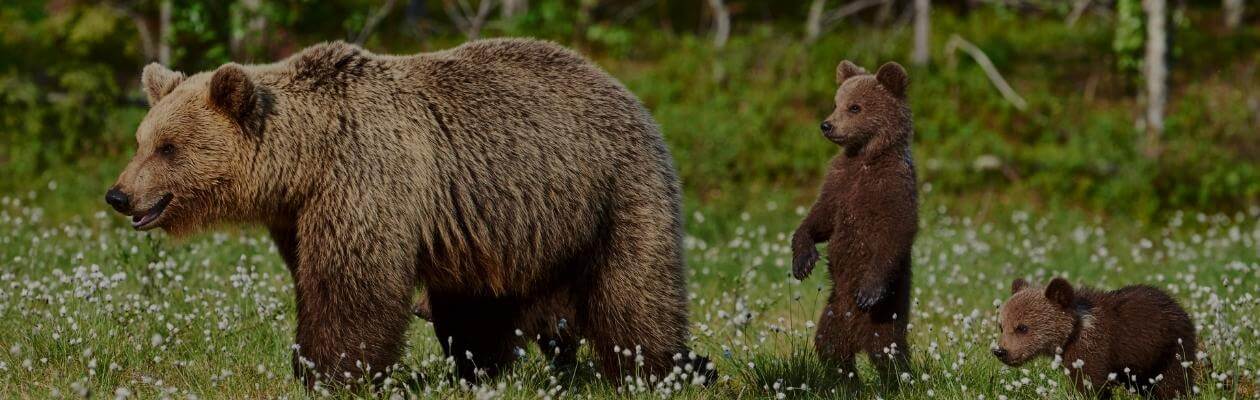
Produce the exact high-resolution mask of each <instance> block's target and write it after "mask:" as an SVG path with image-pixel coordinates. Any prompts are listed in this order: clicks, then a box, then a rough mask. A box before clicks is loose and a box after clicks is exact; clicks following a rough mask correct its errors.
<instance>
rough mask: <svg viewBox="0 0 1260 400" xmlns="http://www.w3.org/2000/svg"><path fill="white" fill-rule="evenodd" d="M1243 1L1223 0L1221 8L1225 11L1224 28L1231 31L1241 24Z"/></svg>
mask: <svg viewBox="0 0 1260 400" xmlns="http://www.w3.org/2000/svg"><path fill="white" fill-rule="evenodd" d="M1243 7H1244V4H1243V0H1224V1H1223V4H1221V8H1222V9H1224V10H1225V27H1226V28H1229V29H1230V30H1233V29H1234V28H1237V27H1238V25H1239V24H1241V23H1242V17H1243Z"/></svg>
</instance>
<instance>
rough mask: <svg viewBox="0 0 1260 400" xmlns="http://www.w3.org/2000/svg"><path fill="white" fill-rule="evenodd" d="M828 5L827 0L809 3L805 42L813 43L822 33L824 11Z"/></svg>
mask: <svg viewBox="0 0 1260 400" xmlns="http://www.w3.org/2000/svg"><path fill="white" fill-rule="evenodd" d="M826 7H827V0H814V2H813V3H810V5H809V17H808V18H806V19H805V42H806V43H813V42H814V41H815V40H818V35H819V34H820V33H822V13H823V8H826Z"/></svg>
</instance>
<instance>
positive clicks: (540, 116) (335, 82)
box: [106, 39, 713, 386]
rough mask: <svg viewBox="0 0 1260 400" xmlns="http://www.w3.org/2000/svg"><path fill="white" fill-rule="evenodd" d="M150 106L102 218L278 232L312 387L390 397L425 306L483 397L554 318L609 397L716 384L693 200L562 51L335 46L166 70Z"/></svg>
mask: <svg viewBox="0 0 1260 400" xmlns="http://www.w3.org/2000/svg"><path fill="white" fill-rule="evenodd" d="M142 84H143V86H144V89H145V91H146V94H147V95H148V99H149V104H150V106H151V108H150V110H149V112H148V115H146V116H145V118H144V120H143V122H142V123H141V124H140V126H139V128H138V129H137V131H136V139H137V144H138V149H137V151H136V153H135V156H134V158H133V159H132V160H131V162H130V164H128V165H127V167H126V169H125V170H124V171H123V172H122V174H121V176H120V177H119V178H118V181H117V184H116V185H115V186H114V187H113V188H112V189H110V190H109V192H108V194H107V196H106V200H107V202H109V203H110V204H111V205H112V206H113V207H115V208H116V209H117V210H118V211H119V212H121V213H124V214H127V215H130V216H132V219H133V226H134V227H135V228H136V229H139V230H147V229H152V228H162V229H164V230H167V231H169V232H171V233H174V234H181V233H185V232H189V231H193V230H196V229H197V228H199V227H203V226H206V225H209V224H214V223H219V222H235V223H256V224H261V225H263V226H266V227H267V228H269V230H270V233H271V236H272V238H273V239H274V240H275V243H276V246H277V248H278V249H279V252H280V254H281V256H282V257H283V259H284V261H285V263H286V264H287V265H288V267H289V270H290V272H291V273H292V276H293V281H294V289H295V291H296V297H297V302H296V303H297V338H296V343H297V346H296V350H295V353H294V369H295V372H296V373H297V374H298V375H299V376H300V377H302V378H303V380H304V381H305V382H306V384H307V385H308V386H309V385H314V384H315V383H316V382H317V381H324V382H327V381H333V382H340V381H349V380H357V379H359V378H361V377H364V376H365V375H366V376H369V377H370V378H373V379H379V378H380V377H381V376H382V375H380V374H378V373H381V372H384V370H385V369H387V368H389V367H390V366H392V365H393V364H394V363H395V362H396V361H397V360H398V358H399V355H400V352H401V350H402V349H403V345H404V334H405V333H406V330H407V326H408V324H409V322H410V317H411V299H412V295H413V294H414V292H415V290H416V289H417V287H419V286H423V287H425V288H426V296H427V299H428V301H429V310H430V311H431V315H430V317H431V318H432V322H433V325H434V330H435V331H436V334H437V336H438V340H439V341H440V342H441V345H442V348H443V350H444V351H445V352H446V354H447V355H448V356H450V357H452V358H453V359H454V360H455V363H456V367H457V373H458V375H459V376H460V377H462V378H466V379H469V380H473V379H477V378H480V377H483V376H493V375H495V374H496V373H498V372H500V371H501V370H502V369H503V368H504V367H506V366H508V365H509V363H510V362H511V361H512V360H513V359H514V357H515V355H516V352H517V350H518V346H524V345H525V343H523V340H524V339H525V338H524V337H518V336H517V335H516V334H515V333H514V331H515V330H516V328H517V327H525V326H535V325H537V324H539V323H540V322H539V321H553V320H558V319H559V318H568V319H567V321H566V323H567V324H568V325H571V327H572V329H574V330H575V331H576V332H580V334H581V336H582V337H584V338H587V339H589V341H590V343H591V344H592V346H593V347H592V350H593V352H594V353H595V354H596V356H597V357H598V359H599V362H600V365H601V368H602V371H603V373H604V375H605V376H606V377H608V378H610V379H618V378H619V377H621V376H623V375H625V374H627V373H630V372H637V373H642V374H644V375H656V376H664V375H665V374H667V373H669V372H671V371H672V370H673V369H674V367H676V366H677V365H678V364H679V363H690V364H689V365H691V366H693V367H699V368H704V367H705V366H706V364H708V363H707V361H705V360H704V359H703V358H700V357H694V359H693V358H692V357H687V356H686V355H688V354H690V352H689V351H688V346H687V341H688V339H689V333H688V324H687V317H688V312H687V293H686V286H685V282H684V278H685V276H686V275H685V271H684V269H683V268H684V266H683V254H682V246H681V238H682V219H681V216H680V206H679V197H680V189H679V184H678V178H677V174H676V172H675V169H674V166H673V162H672V159H671V156H670V154H669V152H668V150H667V149H666V147H665V143H664V141H663V140H662V138H661V134H660V132H659V130H658V129H657V126H656V124H655V122H654V121H653V120H652V117H651V116H650V115H649V113H648V111H647V110H646V109H645V108H644V107H643V105H642V104H641V103H640V102H639V101H638V99H637V98H635V96H634V95H632V94H631V93H630V92H629V91H627V90H626V89H625V88H624V87H623V86H622V85H621V84H620V83H619V82H617V80H616V79H614V78H612V77H611V76H609V75H608V74H606V73H605V72H603V71H602V70H600V69H599V68H598V67H596V66H595V65H593V64H592V63H590V62H588V61H587V60H585V59H584V58H583V57H581V56H579V55H577V54H575V53H573V52H571V51H569V50H567V49H565V48H563V47H560V46H558V45H555V44H552V43H547V42H541V41H534V40H517V39H506V40H484V41H474V42H470V43H467V44H464V45H462V46H459V47H457V48H454V49H450V50H445V51H439V52H434V53H425V54H417V55H409V56H392V55H376V54H372V53H370V52H368V51H366V50H364V49H362V48H359V47H357V46H354V45H350V44H346V43H342V42H337V43H325V44H318V45H315V46H312V47H310V48H307V49H305V50H303V51H301V52H299V53H298V54H295V55H293V56H291V57H289V58H288V59H286V60H283V61H280V62H277V63H273V64H266V65H239V64H234V63H230V64H226V65H223V66H221V67H219V68H218V69H217V70H215V71H210V72H202V73H198V74H195V75H191V76H185V75H184V74H182V73H178V72H174V71H171V70H168V69H166V68H165V67H162V66H160V65H157V64H152V65H149V66H148V67H146V68H145V70H144V74H143V76H142ZM548 312H553V313H564V314H565V315H539V314H540V313H542V314H546V313H548ZM558 317H559V318H558ZM630 349H633V350H630ZM679 355H682V356H679ZM685 366H686V365H684V367H685ZM684 369H685V370H691V368H684ZM705 372H706V375H707V376H712V375H713V373H712V371H711V370H705ZM618 380H619V379H618Z"/></svg>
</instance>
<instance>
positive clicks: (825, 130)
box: [818, 121, 836, 136]
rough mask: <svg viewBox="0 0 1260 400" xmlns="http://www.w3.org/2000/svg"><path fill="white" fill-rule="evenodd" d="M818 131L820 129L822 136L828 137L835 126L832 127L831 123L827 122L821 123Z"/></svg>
mask: <svg viewBox="0 0 1260 400" xmlns="http://www.w3.org/2000/svg"><path fill="white" fill-rule="evenodd" d="M818 129H821V130H822V133H823V134H824V135H828V136H830V135H831V132H832V131H835V130H836V127H835V125H832V124H831V122H829V121H823V122H822V125H820V126H819V127H818Z"/></svg>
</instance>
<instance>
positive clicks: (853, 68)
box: [836, 60, 866, 86]
mask: <svg viewBox="0 0 1260 400" xmlns="http://www.w3.org/2000/svg"><path fill="white" fill-rule="evenodd" d="M865 73H866V70H865V69H862V67H859V66H857V64H854V63H852V62H849V60H844V61H841V62H840V65H837V66H836V86H839V85H840V84H842V83H844V81H845V80H846V79H849V78H852V77H855V76H858V75H862V74H865Z"/></svg>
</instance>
